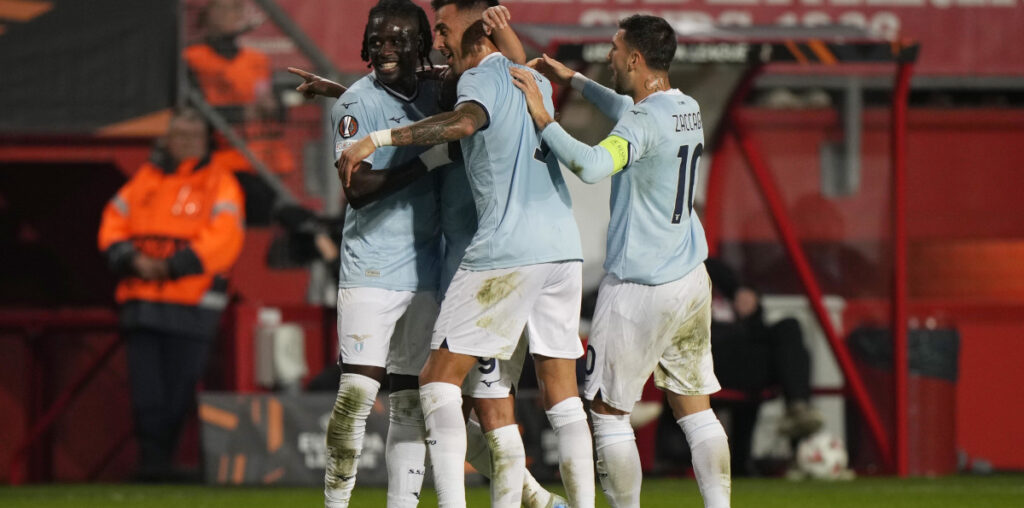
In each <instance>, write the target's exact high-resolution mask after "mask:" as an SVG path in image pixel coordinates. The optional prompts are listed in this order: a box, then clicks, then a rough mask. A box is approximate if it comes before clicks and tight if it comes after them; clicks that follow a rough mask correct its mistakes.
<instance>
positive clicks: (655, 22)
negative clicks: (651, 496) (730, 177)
mask: <svg viewBox="0 0 1024 508" xmlns="http://www.w3.org/2000/svg"><path fill="white" fill-rule="evenodd" d="M619 28H620V30H619V31H618V32H617V33H616V34H615V36H614V38H613V40H612V49H611V50H610V51H609V54H608V62H609V67H610V68H611V71H612V81H613V83H614V87H615V91H616V92H620V93H622V94H624V95H628V97H624V96H619V97H617V98H616V97H614V96H613V95H615V94H614V93H613V92H611V91H610V90H608V89H603V87H600V86H599V85H596V84H595V83H592V82H590V81H589V80H587V79H586V78H583V77H582V76H581V75H579V74H577V73H572V72H571V71H570V70H569V69H568V68H566V67H565V66H564V65H561V64H560V63H558V62H557V61H555V60H553V59H550V58H547V57H544V58H543V59H540V60H538V61H535V62H533V64H534V67H535V68H536V69H538V70H539V71H540V72H542V73H543V74H545V76H546V77H548V78H549V79H551V80H553V81H556V82H560V83H562V84H566V83H570V84H572V85H573V87H574V88H577V89H581V90H582V91H583V92H584V96H586V97H587V98H588V99H590V100H591V101H593V102H595V104H597V105H598V106H599V107H600V109H601V110H602V111H604V112H605V113H606V114H608V115H609V116H610V117H612V118H616V119H617V123H616V126H615V127H614V128H613V130H612V133H611V134H610V135H609V136H608V137H607V138H605V139H604V140H603V141H602V142H601V143H599V144H598V145H597V146H588V145H586V144H584V143H581V142H580V141H578V140H576V139H575V138H573V137H572V136H571V135H569V134H568V133H566V132H565V130H563V129H562V128H561V126H559V125H558V124H557V123H556V122H554V121H553V120H552V119H551V116H550V114H549V113H548V112H547V111H545V110H544V108H543V107H542V105H543V97H542V95H541V93H540V91H539V89H538V87H537V86H536V83H535V82H534V81H535V80H534V79H533V78H532V75H531V74H530V73H528V72H525V71H522V70H520V69H512V70H511V71H510V72H511V73H512V75H513V77H514V79H515V85H516V86H517V87H518V88H519V89H521V90H522V91H523V92H524V93H525V94H526V97H527V104H528V106H529V109H530V114H531V116H532V117H533V120H534V122H535V123H536V125H537V127H538V128H539V129H542V133H541V137H542V139H544V141H545V142H546V143H547V144H548V146H549V147H550V149H551V151H552V153H554V154H555V155H556V156H557V157H558V159H559V160H561V161H562V162H563V163H565V164H566V165H567V166H568V168H569V170H570V171H572V172H573V173H574V174H576V175H577V176H578V177H580V178H581V179H582V180H584V181H585V182H588V183H593V182H596V181H598V180H601V179H603V178H606V177H608V176H610V175H616V176H615V177H614V180H613V185H612V187H613V191H612V194H613V199H612V201H613V204H612V218H611V222H610V225H609V234H608V257H607V259H606V262H605V269H606V270H607V271H608V272H609V275H608V276H607V277H606V278H605V281H603V282H602V284H601V288H600V291H599V296H598V306H597V311H596V313H595V323H594V327H593V334H592V336H591V342H592V345H593V346H594V347H595V350H591V351H590V354H591V355H593V356H594V358H595V359H594V360H593V361H592V362H591V365H593V367H591V369H593V372H590V371H588V375H587V383H586V390H585V394H586V396H587V397H588V398H590V399H592V401H593V402H592V406H591V409H592V416H593V419H594V437H595V449H596V451H597V456H598V472H599V474H600V475H601V481H602V484H603V485H604V487H605V493H606V494H607V496H608V498H609V501H610V502H611V504H612V506H616V507H627V506H628V507H634V506H639V492H640V481H641V474H640V467H639V457H638V456H637V451H636V446H635V444H634V442H633V431H632V428H631V427H630V426H629V420H628V414H629V411H630V410H631V409H632V407H633V405H634V404H635V402H636V400H638V399H639V395H640V392H641V390H642V386H643V383H644V381H646V379H647V377H648V376H649V375H650V373H651V372H654V373H655V381H656V383H657V385H658V386H659V388H662V389H663V390H664V391H666V394H667V395H668V400H669V404H670V406H671V407H672V410H673V413H674V415H675V417H676V418H677V419H678V420H677V422H678V423H679V425H680V427H681V428H682V429H683V431H684V433H685V434H686V436H687V440H688V442H689V444H690V448H691V453H692V456H693V465H694V471H695V473H696V476H697V481H698V485H699V487H700V491H701V494H702V495H703V497H704V502H705V506H706V507H708V508H712V507H714V508H721V507H728V506H729V490H730V472H729V450H728V443H727V439H726V436H725V432H724V430H723V429H722V426H721V424H720V423H719V422H718V419H717V417H715V415H714V413H713V412H712V411H711V410H710V401H709V399H708V394H709V393H713V392H714V391H717V390H718V388H719V387H718V382H717V379H715V377H714V373H713V371H712V370H711V368H710V365H711V363H710V332H709V326H710V318H709V315H710V307H709V302H710V284H709V282H708V280H707V274H706V271H704V269H703V265H702V264H701V263H700V262H701V261H703V259H704V258H705V257H706V255H707V243H706V240H705V239H704V234H703V229H702V228H701V227H700V222H699V219H698V218H697V217H696V216H695V215H693V213H692V211H693V210H692V199H693V197H692V189H693V181H694V178H695V171H694V170H695V168H696V166H697V162H698V160H699V157H700V154H701V153H702V151H703V128H702V125H701V123H700V120H699V119H700V112H699V108H698V107H697V104H696V101H694V100H693V99H692V98H689V97H687V96H685V95H684V94H682V93H681V92H679V91H678V90H675V89H672V88H671V86H670V84H669V80H668V68H669V64H670V62H671V59H672V55H673V53H674V50H675V37H676V36H675V32H674V31H673V30H672V28H671V27H670V26H669V25H668V23H666V22H665V21H664V20H663V19H661V18H656V17H653V16H640V15H636V16H631V17H629V18H626V19H625V20H623V21H622V22H620V25H619ZM602 89H603V90H602ZM627 111H628V113H629V114H626V112H627ZM679 159H683V161H682V163H680V162H679ZM679 168H684V169H686V170H688V171H683V170H681V169H679ZM624 171H625V172H624ZM620 172H623V173H621V174H620ZM687 175H689V176H687ZM671 179H675V180H677V183H676V185H675V186H673V185H672V184H671V182H672V180H671ZM626 185H628V186H629V188H630V190H629V191H628V192H620V191H621V189H622V188H623V186H626ZM634 196H635V198H634ZM634 201H635V202H634ZM652 212H655V213H652ZM641 244H643V245H641ZM651 245H657V246H658V247H659V248H655V249H651V250H650V251H649V252H648V255H647V256H637V255H636V254H632V253H631V252H644V250H645V249H650V246H651ZM645 257H646V258H649V260H645V259H644V258H645ZM650 260H655V261H656V264H651V261H650ZM664 267H680V268H678V269H677V268H668V269H666V268H664ZM625 301H629V303H624V302H625ZM666 302H669V303H668V304H666ZM648 309H656V310H657V311H656V312H653V313H652V312H651V311H649V310H648ZM615 315H620V316H622V317H624V318H626V319H625V320H623V318H614V317H612V316H615ZM662 315H663V316H664V318H662V317H661V316H662ZM645 322H652V323H660V324H658V325H655V327H654V328H652V327H650V326H644V325H643V324H642V323H645ZM636 323H640V324H636ZM638 349H640V350H644V351H650V352H651V353H653V354H650V355H648V354H647V353H646V352H641V353H635V352H634V351H637V350H638Z"/></svg>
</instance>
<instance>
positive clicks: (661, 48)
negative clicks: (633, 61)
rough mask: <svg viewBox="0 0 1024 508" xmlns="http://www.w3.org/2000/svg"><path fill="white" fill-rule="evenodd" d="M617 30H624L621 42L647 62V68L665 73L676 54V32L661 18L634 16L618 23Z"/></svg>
mask: <svg viewBox="0 0 1024 508" xmlns="http://www.w3.org/2000/svg"><path fill="white" fill-rule="evenodd" d="M619 28H621V29H623V30H625V31H626V32H625V34H623V37H622V38H623V40H625V41H626V44H627V45H629V47H631V48H633V49H635V50H637V51H639V52H640V54H641V55H643V56H644V60H646V61H647V67H649V68H651V69H653V70H657V71H667V70H668V66H669V64H671V63H672V58H673V57H674V56H675V54H676V31H675V30H673V29H672V26H671V25H669V24H668V21H665V20H664V19H663V18H659V17H657V16H648V15H644V14H634V15H632V16H630V17H628V18H626V19H624V20H622V21H619Z"/></svg>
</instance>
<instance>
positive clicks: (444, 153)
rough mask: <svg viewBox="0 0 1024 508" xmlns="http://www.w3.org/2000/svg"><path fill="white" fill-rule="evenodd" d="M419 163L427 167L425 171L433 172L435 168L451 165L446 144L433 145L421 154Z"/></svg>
mask: <svg viewBox="0 0 1024 508" xmlns="http://www.w3.org/2000/svg"><path fill="white" fill-rule="evenodd" d="M420 162H422V163H423V165H424V166H426V167H427V171H433V170H434V169H435V168H438V167H440V166H444V165H445V164H451V163H452V159H451V157H448V143H442V144H440V145H434V146H432V147H430V148H429V149H427V150H426V151H424V152H423V153H421V154H420Z"/></svg>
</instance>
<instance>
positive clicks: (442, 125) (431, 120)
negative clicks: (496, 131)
mask: <svg viewBox="0 0 1024 508" xmlns="http://www.w3.org/2000/svg"><path fill="white" fill-rule="evenodd" d="M485 125H487V112H486V111H484V110H483V108H482V107H480V105H479V104H476V103H474V102H464V103H461V104H459V105H458V106H456V107H455V111H448V112H445V113H440V114H437V115H434V116H431V117H427V118H424V119H423V120H420V121H418V122H416V123H412V124H409V125H407V126H404V127H398V128H395V129H383V130H379V131H374V132H371V133H370V135H369V136H366V137H365V138H363V139H361V140H359V141H358V142H356V143H355V144H354V145H352V146H350V147H348V148H346V149H345V150H344V151H343V152H342V153H341V158H340V159H339V160H338V175H339V176H340V177H341V178H342V180H343V181H344V183H345V186H346V187H347V186H349V185H351V184H352V173H355V172H356V171H358V170H359V169H360V163H361V162H362V161H363V159H365V158H367V157H369V156H370V154H372V153H373V152H374V151H375V150H376V149H377V148H379V147H382V146H408V145H418V146H432V145H441V144H445V143H449V142H452V141H458V140H460V139H462V138H465V137H469V136H472V135H473V134H474V133H475V132H476V131H477V130H478V129H480V128H481V127H483V126H485Z"/></svg>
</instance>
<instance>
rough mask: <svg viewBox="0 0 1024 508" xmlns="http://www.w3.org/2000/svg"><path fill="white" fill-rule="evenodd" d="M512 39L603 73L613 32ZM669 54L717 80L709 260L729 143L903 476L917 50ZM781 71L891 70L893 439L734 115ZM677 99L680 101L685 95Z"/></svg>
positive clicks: (805, 39)
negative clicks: (910, 103)
mask: <svg viewBox="0 0 1024 508" xmlns="http://www.w3.org/2000/svg"><path fill="white" fill-rule="evenodd" d="M514 28H515V30H516V32H517V33H518V34H519V35H520V37H521V38H522V39H523V41H524V42H525V43H526V44H527V45H529V46H532V47H533V49H536V50H538V51H541V52H544V53H546V54H549V55H553V56H554V57H555V58H556V59H558V60H560V61H562V62H565V63H567V64H568V65H572V66H575V67H576V68H577V70H580V71H581V72H585V71H586V70H587V69H589V68H590V67H591V66H593V65H594V64H603V63H604V62H605V60H606V55H607V54H608V50H609V49H610V47H611V42H610V41H611V39H612V36H613V35H614V34H615V31H616V30H617V29H616V28H615V27H607V26H604V27H566V26H555V25H515V26H514ZM676 31H677V35H678V41H679V46H678V48H677V50H676V55H675V61H674V64H673V65H674V67H675V66H678V65H679V64H683V65H687V64H702V65H703V68H704V69H705V72H706V70H707V69H712V71H711V72H712V73H717V74H721V75H722V76H723V79H721V80H713V82H712V84H711V87H712V88H714V92H713V93H711V94H710V96H711V97H712V100H711V101H708V100H707V98H706V97H700V96H699V95H698V100H700V102H701V109H702V112H703V116H704V124H705V132H707V133H708V143H707V145H708V146H710V147H711V154H712V162H711V168H710V172H709V176H708V183H707V193H706V200H705V201H706V208H705V214H704V217H703V222H704V226H705V230H706V234H707V238H708V244H709V247H710V250H711V252H712V254H714V253H716V251H717V250H718V247H719V235H720V229H721V217H722V210H723V206H725V205H726V204H725V203H722V200H721V196H722V194H723V171H724V164H723V161H724V160H725V158H724V157H720V156H717V155H719V154H720V153H721V151H722V147H723V141H724V140H725V139H726V138H732V139H733V140H734V141H735V143H736V146H737V147H738V149H739V151H740V153H741V154H742V156H743V159H744V161H745V162H746V166H747V168H748V169H749V170H750V173H751V176H752V177H753V180H754V182H755V183H756V186H757V190H758V192H759V194H760V195H761V197H762V198H763V200H764V204H765V205H766V208H767V211H768V212H769V215H770V217H771V220H772V223H773V225H774V227H775V230H776V231H777V233H778V236H779V238H780V239H781V241H782V244H783V246H784V248H785V251H786V253H787V255H788V257H789V259H790V261H791V262H792V264H793V266H794V268H795V270H796V273H797V275H798V277H799V279H800V284H801V287H802V289H803V291H804V293H805V294H806V296H807V299H808V301H809V303H810V307H811V309H812V310H813V312H814V315H815V317H816V318H817V321H818V323H819V324H820V325H821V328H822V330H823V332H824V334H825V336H826V338H827V339H828V343H829V345H830V346H831V348H832V350H833V353H834V354H835V357H836V359H837V361H838V364H839V367H840V369H841V371H842V373H843V375H844V376H845V380H846V392H847V393H848V395H849V397H851V398H852V399H853V402H854V403H855V404H856V406H857V407H858V408H859V409H860V411H861V412H862V414H863V415H864V418H865V420H866V422H867V425H868V427H869V431H870V435H871V436H872V438H873V439H874V441H875V443H876V445H877V446H878V449H879V451H880V452H881V454H882V455H883V457H884V458H885V459H886V461H887V463H888V466H889V467H890V469H892V470H894V471H895V472H896V473H897V474H899V475H900V476H907V475H908V473H909V467H908V463H909V461H908V415H907V407H908V353H907V311H906V308H907V289H906V288H907V269H906V264H907V263H906V259H907V248H906V245H907V240H906V236H907V235H906V176H905V175H906V112H907V98H908V92H909V87H910V76H911V73H912V70H913V65H914V62H915V61H916V59H917V55H918V50H919V45H918V44H917V43H916V42H914V41H909V40H883V39H879V38H875V37H872V36H871V35H870V34H868V33H867V32H865V31H863V30H860V29H857V28H853V27H848V26H823V27H813V28H805V27H783V26H748V27H712V26H695V27H682V28H680V27H678V26H677V27H676ZM772 64H783V65H786V66H790V67H794V66H795V67H797V68H798V69H797V70H796V72H800V71H803V72H806V69H812V68H827V69H828V72H840V73H842V72H846V73H851V72H852V73H858V74H864V73H869V74H876V73H878V72H879V71H883V72H885V71H887V70H888V69H890V68H892V67H895V76H894V82H893V89H892V101H891V110H890V116H891V122H890V132H889V138H890V146H889V151H890V153H889V157H888V158H889V162H890V166H891V168H890V170H891V190H890V196H889V205H890V208H891V211H890V213H891V227H892V239H891V241H892V257H893V259H892V260H891V262H892V283H891V284H892V288H891V291H892V293H891V308H890V315H891V324H890V326H891V328H892V330H891V333H892V336H893V337H894V340H893V358H894V362H893V365H894V367H893V369H894V372H893V375H894V379H895V390H896V393H895V407H894V408H893V414H894V415H895V427H896V428H895V429H894V430H895V432H894V434H893V437H894V439H890V434H889V433H888V432H887V431H886V429H885V427H884V425H883V423H882V421H881V419H880V416H879V411H878V408H876V407H875V405H874V404H873V402H872V401H871V399H870V398H869V396H868V392H867V391H866V388H865V385H864V382H863V380H862V378H861V376H860V374H859V373H858V371H857V369H856V368H855V366H854V362H853V360H852V358H851V356H850V353H849V350H848V349H847V346H846V344H845V342H843V340H841V338H840V336H839V334H838V332H837V330H836V328H835V327H834V326H833V324H832V321H831V319H830V318H829V314H828V311H827V310H826V308H825V305H824V301H823V292H822V289H821V285H820V284H819V282H818V281H817V279H816V278H815V275H814V273H813V272H812V270H811V265H810V263H809V262H808V257H807V254H806V252H805V251H804V249H803V248H802V247H801V245H800V243H799V239H798V237H797V234H796V231H795V229H794V222H793V219H792V218H791V216H790V214H789V212H787V210H786V207H785V205H784V202H783V200H782V198H781V196H780V193H779V187H778V184H777V182H776V181H775V178H774V177H773V175H772V172H771V171H770V169H769V165H768V163H767V161H766V159H765V158H764V157H763V156H762V154H761V152H760V150H759V148H758V145H757V142H756V140H755V139H754V138H753V137H752V135H751V132H750V130H749V129H748V128H747V126H746V125H745V124H744V121H743V119H742V118H741V116H740V115H739V114H738V110H739V109H740V106H741V105H742V104H743V103H744V100H745V99H746V98H747V97H748V96H749V95H750V94H751V91H752V88H753V84H754V81H755V79H756V78H757V76H758V75H760V74H761V73H762V71H764V69H765V68H766V66H769V65H772ZM570 91H571V89H569V88H566V89H564V90H561V91H560V92H558V96H557V98H556V104H557V105H558V106H559V107H560V106H561V105H562V104H564V103H565V101H566V99H567V98H568V94H569V93H570ZM687 93H690V91H689V90H687ZM846 128H847V133H846V134H847V138H846V139H847V140H848V141H849V140H851V139H853V141H854V142H853V143H852V145H853V146H850V147H847V154H848V155H849V156H851V157H855V156H856V152H857V150H858V149H859V146H858V145H857V142H856V141H857V134H856V133H855V132H852V131H853V130H855V129H859V125H858V124H856V123H854V124H852V125H850V124H849V123H848V124H847V126H846Z"/></svg>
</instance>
